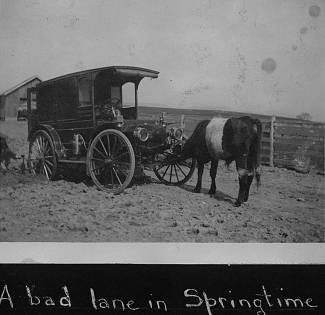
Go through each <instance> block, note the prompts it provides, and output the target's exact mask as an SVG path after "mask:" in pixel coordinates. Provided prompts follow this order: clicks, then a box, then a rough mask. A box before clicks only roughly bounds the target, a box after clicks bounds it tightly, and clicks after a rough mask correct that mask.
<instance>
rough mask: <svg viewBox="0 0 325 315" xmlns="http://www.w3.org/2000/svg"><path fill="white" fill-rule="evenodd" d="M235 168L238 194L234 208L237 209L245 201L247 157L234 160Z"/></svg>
mask: <svg viewBox="0 0 325 315" xmlns="http://www.w3.org/2000/svg"><path fill="white" fill-rule="evenodd" d="M236 168H237V172H238V177H239V192H238V197H237V200H236V202H235V206H236V207H239V206H240V205H241V204H242V202H244V201H245V197H246V191H247V184H248V171H247V156H245V155H243V156H241V157H240V158H237V159H236Z"/></svg>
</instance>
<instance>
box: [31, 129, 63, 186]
mask: <svg viewBox="0 0 325 315" xmlns="http://www.w3.org/2000/svg"><path fill="white" fill-rule="evenodd" d="M27 165H28V168H29V170H30V172H31V173H32V174H33V175H37V174H41V175H44V176H45V177H46V178H47V179H49V180H52V179H54V177H55V175H56V173H57V158H56V154H55V150H54V144H53V141H52V138H51V137H50V135H49V134H48V133H47V132H46V131H45V130H38V131H37V132H36V133H35V134H34V135H33V137H32V139H31V141H30V144H29V152H28V160H27Z"/></svg>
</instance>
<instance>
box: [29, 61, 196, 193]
mask: <svg viewBox="0 0 325 315" xmlns="http://www.w3.org/2000/svg"><path fill="white" fill-rule="evenodd" d="M158 74H159V72H157V71H154V70H149V69H144V68H138V67H125V66H115V67H105V68H98V69H91V70H87V71H81V72H76V73H72V74H67V75H64V76H61V77H57V78H54V79H51V80H48V81H43V82H42V83H40V84H39V85H38V86H37V88H34V89H30V90H29V91H28V132H29V141H30V150H29V159H28V166H29V168H30V170H31V171H32V172H33V173H35V174H37V173H42V174H44V175H45V176H46V177H47V178H48V179H54V178H55V177H56V175H57V171H58V169H59V166H60V165H63V164H80V165H81V164H82V165H85V166H86V169H87V172H88V174H89V175H90V176H91V178H92V179H93V181H94V183H95V184H96V185H97V186H98V187H99V188H100V189H103V190H107V191H112V192H120V191H122V190H123V189H125V188H126V187H127V185H128V184H129V183H130V181H131V180H132V177H133V175H134V172H135V168H136V167H144V166H150V167H153V168H154V170H155V173H156V174H157V177H158V178H159V179H160V180H161V181H162V182H165V183H169V184H180V183H184V182H185V181H186V180H187V179H188V178H189V177H190V176H191V175H192V173H193V170H194V167H195V161H194V160H191V161H188V162H187V163H185V164H184V165H178V164H176V163H177V162H176V160H175V156H174V150H175V149H177V150H179V147H180V146H182V145H183V143H184V141H185V138H184V135H183V130H182V129H180V128H174V129H169V128H168V126H167V125H168V124H167V123H166V122H165V121H164V119H163V118H161V119H160V120H157V121H143V120H139V119H138V87H139V83H140V82H141V80H142V79H143V78H145V77H149V78H157V77H158ZM33 95H36V100H37V102H36V103H37V106H36V110H34V111H32V110H31V98H32V97H33ZM176 131H177V132H176ZM167 153H168V154H167ZM176 165H177V167H176ZM165 169H166V171H165ZM168 169H169V171H168ZM159 170H164V174H160V173H159ZM170 170H171V173H170ZM177 170H178V172H177ZM173 172H174V174H173ZM166 176H169V179H166Z"/></svg>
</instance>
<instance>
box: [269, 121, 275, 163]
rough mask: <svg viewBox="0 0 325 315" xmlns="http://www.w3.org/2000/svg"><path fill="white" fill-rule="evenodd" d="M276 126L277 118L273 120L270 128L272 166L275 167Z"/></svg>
mask: <svg viewBox="0 0 325 315" xmlns="http://www.w3.org/2000/svg"><path fill="white" fill-rule="evenodd" d="M274 125H275V116H272V118H271V126H270V166H271V167H274V161H273V157H274Z"/></svg>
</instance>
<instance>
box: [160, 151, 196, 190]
mask: <svg viewBox="0 0 325 315" xmlns="http://www.w3.org/2000/svg"><path fill="white" fill-rule="evenodd" d="M159 158H160V159H161V163H160V164H158V165H157V166H156V167H155V168H154V172H155V174H156V176H157V178H158V179H159V180H160V181H161V182H162V183H164V184H166V185H174V186H177V185H182V184H185V183H186V182H187V181H188V180H189V179H190V178H191V177H192V175H193V172H194V170H195V165H196V160H195V159H194V158H189V159H187V160H183V161H178V160H177V159H175V157H174V155H173V154H172V153H169V152H164V153H163V154H161V155H160V156H159Z"/></svg>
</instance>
